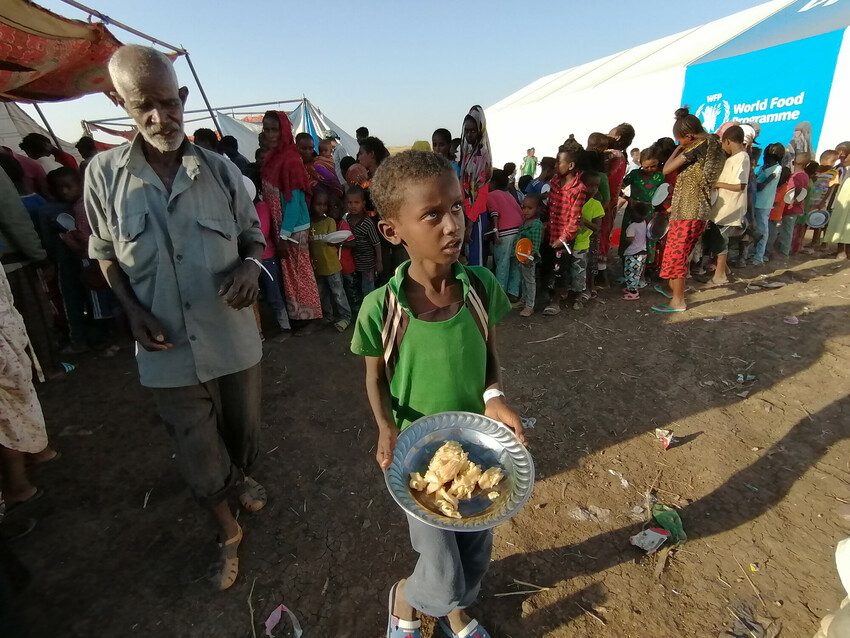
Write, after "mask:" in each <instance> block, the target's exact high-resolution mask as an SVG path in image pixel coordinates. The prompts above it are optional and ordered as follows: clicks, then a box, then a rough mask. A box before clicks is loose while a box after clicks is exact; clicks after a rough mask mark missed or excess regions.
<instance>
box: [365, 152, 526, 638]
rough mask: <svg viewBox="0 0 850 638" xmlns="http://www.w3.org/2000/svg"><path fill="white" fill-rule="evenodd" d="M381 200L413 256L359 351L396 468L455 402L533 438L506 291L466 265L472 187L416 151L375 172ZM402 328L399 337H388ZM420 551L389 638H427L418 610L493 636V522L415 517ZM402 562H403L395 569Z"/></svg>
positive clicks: (368, 316)
mask: <svg viewBox="0 0 850 638" xmlns="http://www.w3.org/2000/svg"><path fill="white" fill-rule="evenodd" d="M372 196H373V197H374V201H375V203H376V204H377V209H378V212H379V214H380V216H381V221H380V228H381V234H382V235H383V236H384V237H385V238H386V239H387V240H388V241H389V242H391V243H393V244H395V245H400V244H402V243H403V244H404V245H406V246H407V250H408V252H409V254H410V261H408V262H405V263H403V264H401V266H400V267H399V268H398V269H397V270H396V272H395V274H394V275H393V277H392V278H391V279H390V281H389V283H387V284H386V285H384V286H382V287H381V288H379V289H377V290H375V291H374V292H373V293H372V294H370V295H369V296H368V297H367V298H366V299H365V300H364V302H363V307H362V308H361V309H360V314H359V315H358V317H357V324H356V328H355V331H354V338H353V339H352V341H351V351H352V352H353V353H354V354H357V355H362V356H364V357H365V359H366V390H367V394H368V397H369V404H370V406H371V408H372V413H373V415H374V418H375V422H376V424H377V426H378V445H377V453H376V454H375V459H376V461H377V462H378V465H379V466H380V468H381V470H383V471H386V470H387V469H388V468H389V467H390V465H391V464H392V460H393V451H394V449H395V444H396V439H397V437H398V435H399V432H400V431H403V430H404V429H405V428H407V427H408V426H410V424H411V423H412V422H413V421H414V420H416V419H417V418H419V417H422V416H427V415H432V414H436V413H439V412H444V411H448V410H462V411H467V412H475V413H477V414H484V415H486V416H488V417H490V418H491V419H494V420H496V421H499V422H501V423H504V424H505V425H506V426H507V427H508V428H511V429H512V430H513V431H514V433H515V434H516V436H517V438H518V440H519V441H520V442H521V443H524V442H525V437H524V435H523V429H522V423H521V422H520V418H519V415H518V414H517V413H516V411H515V410H513V409H512V408H511V407H510V406H509V405H508V403H507V401H506V399H505V394H504V392H503V391H502V389H501V388H502V382H501V376H500V367H499V359H498V353H497V351H496V335H495V327H496V324H497V323H498V322H499V321H500V320H501V319H502V318H503V317H504V316H505V315H507V314H508V312H510V304H509V303H508V298H507V295H505V292H504V291H503V290H502V288H501V286H500V285H499V283H498V282H497V281H496V278H495V277H494V276H493V273H491V272H490V271H489V270H487V269H486V268H481V267H467V266H464V265H462V264H460V263H458V258H459V257H460V254H461V249H462V247H463V238H464V226H465V217H464V212H463V193H462V192H461V188H460V183H459V182H458V178H457V176H456V175H455V172H454V170H453V169H452V167H451V164H449V162H448V160H446V159H445V158H444V157H440V156H438V155H435V154H434V153H428V152H423V151H405V152H403V153H399V154H397V155H393V156H392V157H390V158H389V159H387V160H385V161H384V162H383V163H382V164H381V166H380V167H379V168H378V170H377V171H376V173H375V178H374V180H373V183H372ZM390 325H392V326H393V327H394V330H393V332H394V333H396V330H395V328H398V331H397V334H396V339H395V340H393V339H390V341H389V342H388V343H387V342H386V341H385V340H384V337H383V333H384V331H385V328H386V327H388V326H390ZM407 524H408V527H409V530H410V540H411V544H412V546H413V549H414V551H416V552H417V553H418V554H419V559H418V561H417V563H416V567H415V568H414V570H413V573H412V574H411V575H410V576H409V577H408V578H406V579H403V580H400V581H399V582H397V583H395V584H394V585H393V586H392V587H391V589H390V595H389V605H388V614H387V615H388V619H387V633H386V635H387V638H421V636H422V622H421V620H417V619H416V610H419V611H420V612H421V613H423V614H427V615H429V616H431V617H433V618H436V619H438V623H439V625H440V627H441V629H442V631H443V632H444V633H445V634H446V635H447V636H451V637H457V636H464V637H467V638H489V634H488V633H487V632H486V631H485V630H484V628H483V627H482V626H481V625H479V623H478V621H477V620H474V619H472V618H470V617H469V616H467V614H466V611H465V610H466V609H467V608H469V607H470V606H471V605H473V604H474V603H475V600H476V598H477V597H478V593H479V591H480V589H481V583H482V581H483V579H484V576H485V574H486V573H487V569H488V568H489V566H490V557H491V554H492V547H493V532H492V530H485V531H477V532H453V531H447V530H442V529H438V528H436V527H431V526H430V525H426V524H425V523H422V522H420V521H418V520H417V519H415V518H413V517H412V516H409V515H408V516H407ZM388 567H392V566H388Z"/></svg>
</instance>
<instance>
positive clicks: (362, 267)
mask: <svg viewBox="0 0 850 638" xmlns="http://www.w3.org/2000/svg"><path fill="white" fill-rule="evenodd" d="M348 223H349V224H350V225H351V232H352V234H353V235H354V239H353V240H352V241H351V242H350V243H351V252H352V254H353V255H354V267H355V269H356V270H357V272H372V271H373V270H375V250H376V249H377V247H378V246H379V245H380V243H381V238H380V237H379V236H378V229H377V228H376V227H375V222H373V221H372V220H371V219H369V218H368V217H361V218H360V220H359V221H355V220H354V218H353V217H349V218H348Z"/></svg>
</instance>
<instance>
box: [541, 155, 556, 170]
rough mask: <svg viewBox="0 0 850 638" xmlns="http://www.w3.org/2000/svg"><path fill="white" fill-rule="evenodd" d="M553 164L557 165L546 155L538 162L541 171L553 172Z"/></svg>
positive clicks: (554, 160) (553, 159)
mask: <svg viewBox="0 0 850 638" xmlns="http://www.w3.org/2000/svg"><path fill="white" fill-rule="evenodd" d="M555 164H557V160H556V159H555V158H554V157H549V156H548V155H547V156H546V157H544V158H543V159H541V160H540V168H541V169H543V170H554V169H555Z"/></svg>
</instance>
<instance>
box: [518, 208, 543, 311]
mask: <svg viewBox="0 0 850 638" xmlns="http://www.w3.org/2000/svg"><path fill="white" fill-rule="evenodd" d="M542 206H543V197H542V196H541V195H537V194H534V193H532V194H530V195H526V196H525V199H524V200H522V219H523V223H522V226H520V229H519V234H518V235H517V241H519V240H520V239H528V240H529V241H530V242H531V259H530V260H529V261H527V262H524V263H523V262H520V264H519V269H520V273H521V275H522V303H523V306H524V307H523V309H522V310H521V311H520V313H519V316H520V317H530V316H531V315H533V314H534V301H535V297H536V295H537V264H539V263H540V243H541V241H542V240H543V222H542V221H540V208H541V207H542ZM514 259H516V257H514Z"/></svg>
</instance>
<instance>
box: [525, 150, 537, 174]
mask: <svg viewBox="0 0 850 638" xmlns="http://www.w3.org/2000/svg"><path fill="white" fill-rule="evenodd" d="M536 172H537V158H536V157H534V155H532V156H531V157H529V156H528V155H526V156H525V159H524V160H522V174H523V175H530V176H531V177H534V174H535V173H536Z"/></svg>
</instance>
